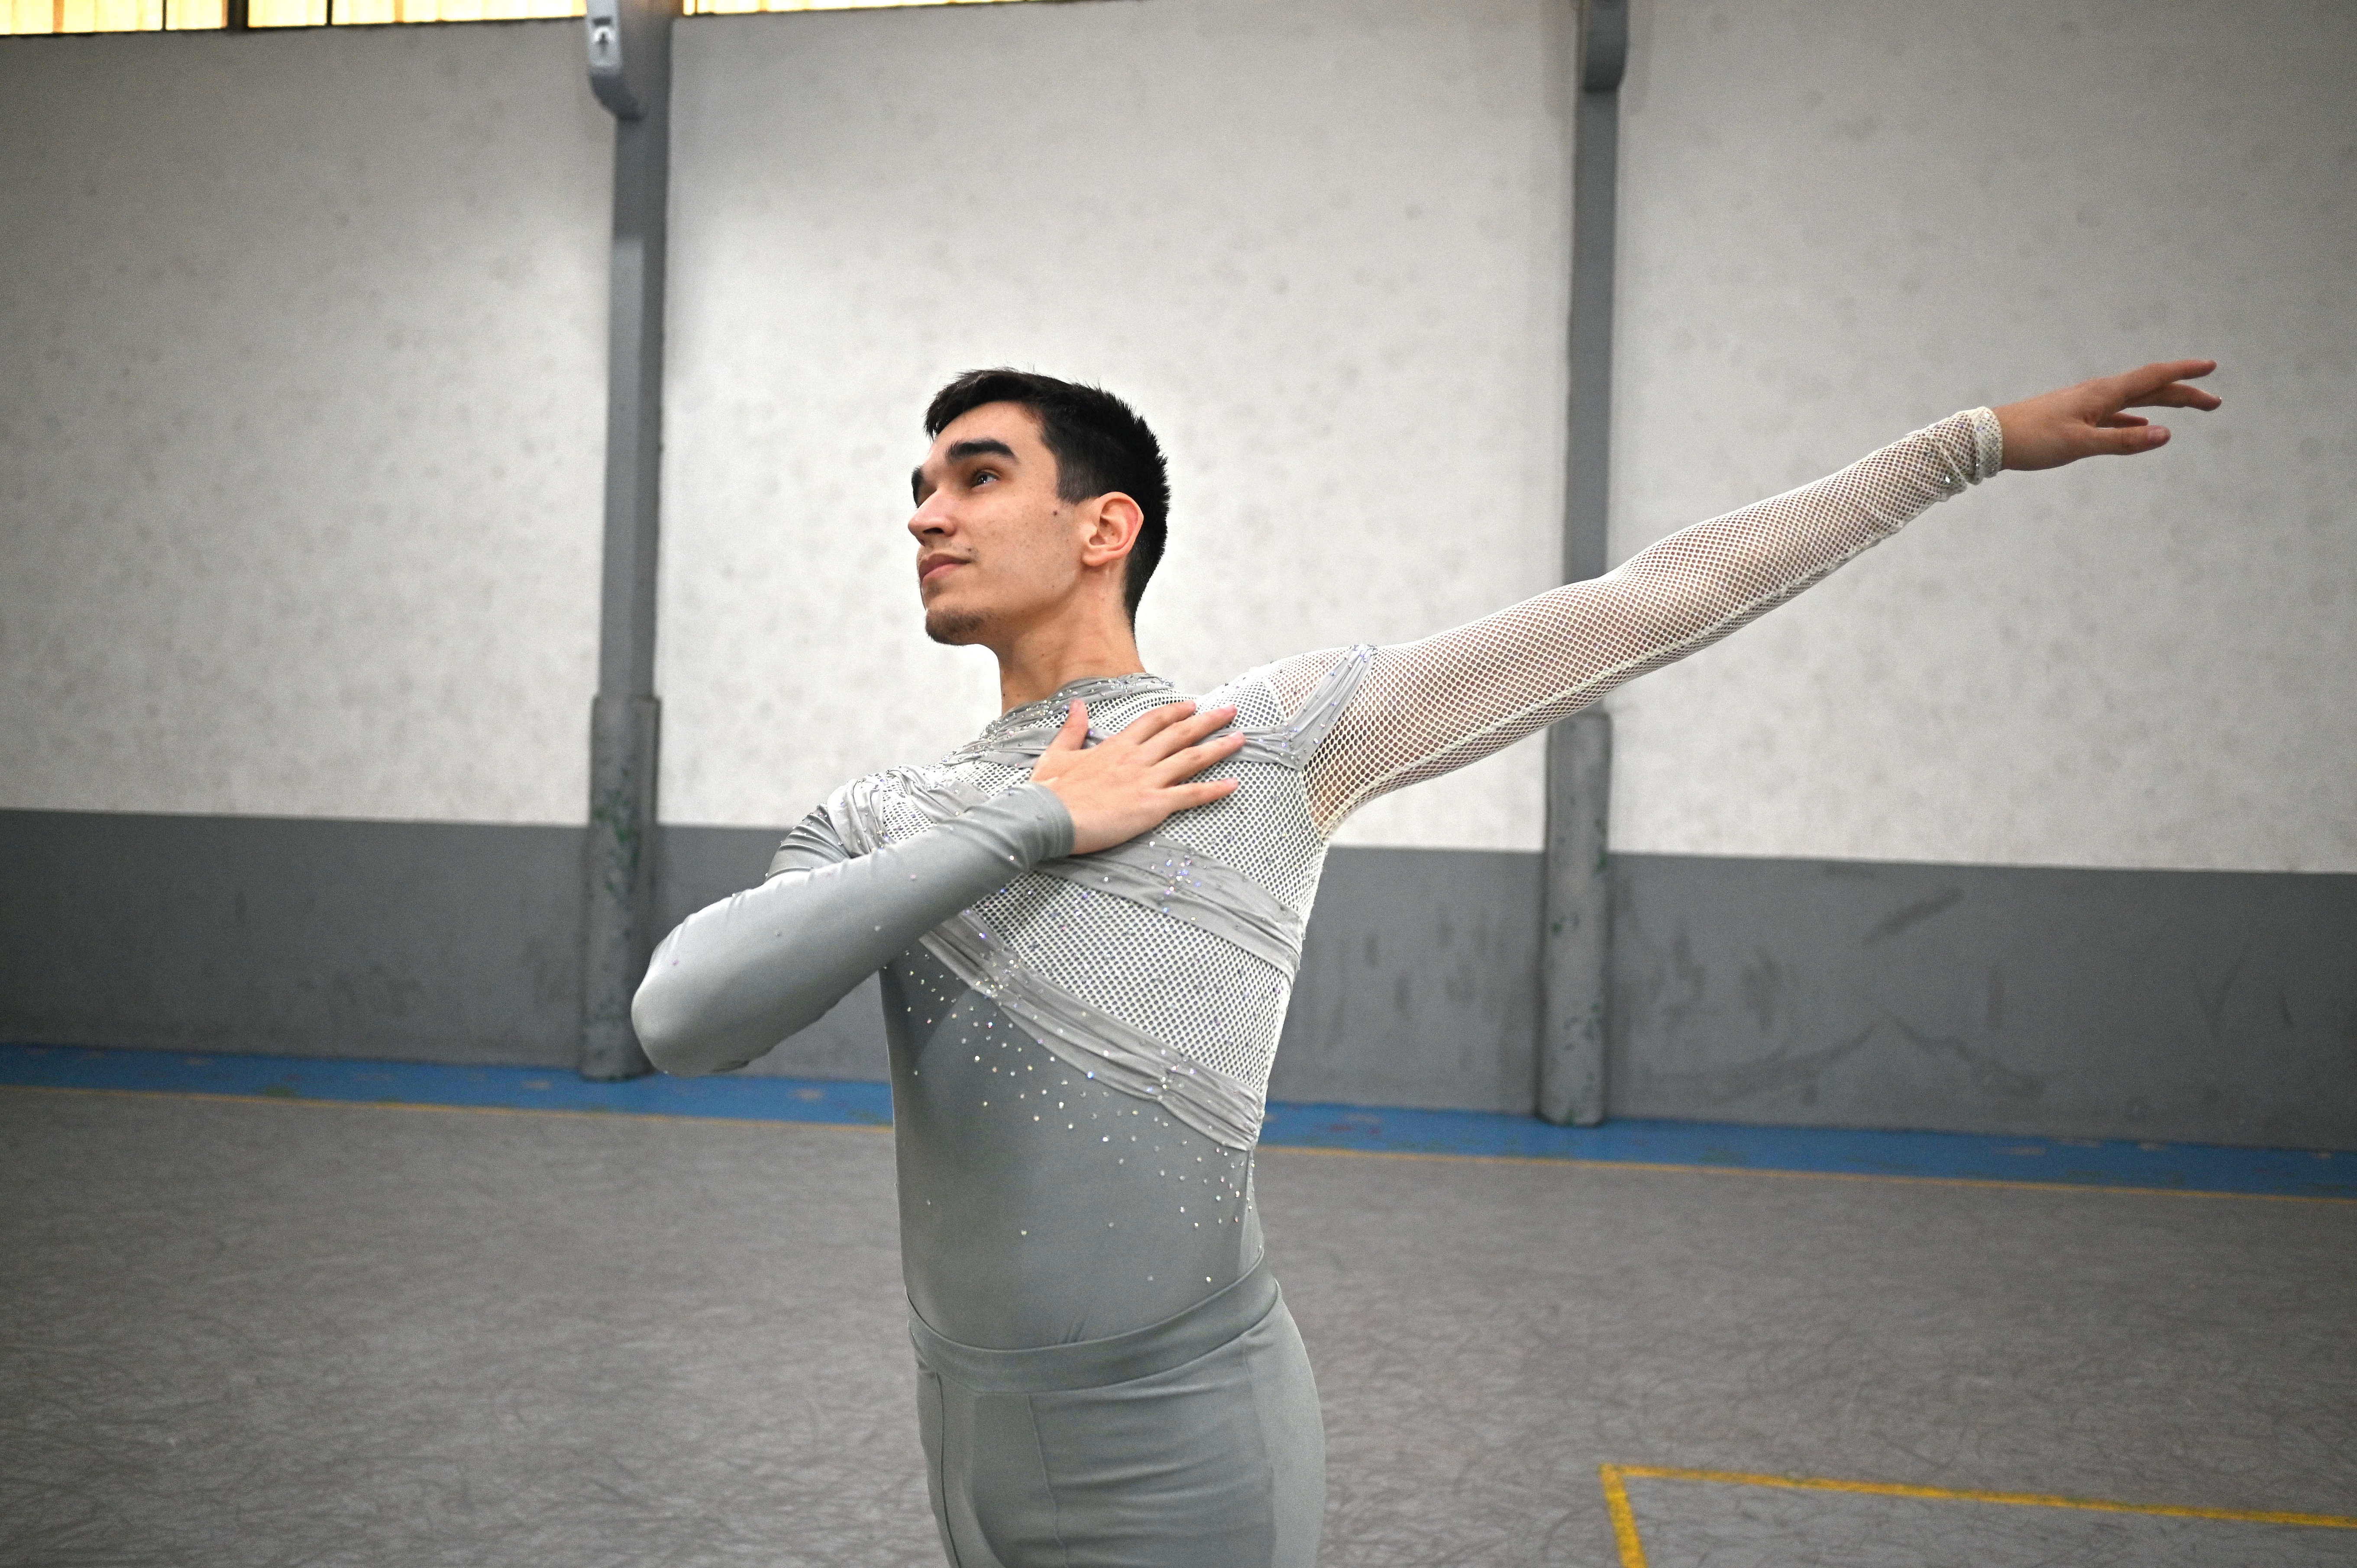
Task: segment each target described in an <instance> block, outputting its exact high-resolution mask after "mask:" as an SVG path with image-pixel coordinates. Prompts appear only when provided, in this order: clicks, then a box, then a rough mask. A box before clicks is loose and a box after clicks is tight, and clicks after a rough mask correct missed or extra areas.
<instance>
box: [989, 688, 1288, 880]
mask: <svg viewBox="0 0 2357 1568" xmlns="http://www.w3.org/2000/svg"><path fill="white" fill-rule="evenodd" d="M1189 714H1193V715H1194V716H1193V717H1191V718H1190V717H1189V716H1188V715H1189ZM1235 714H1236V710H1235V709H1234V708H1232V707H1226V708H1207V709H1205V710H1204V711H1203V712H1201V713H1196V712H1195V704H1194V703H1169V704H1168V705H1167V706H1164V707H1159V708H1155V709H1153V710H1151V711H1150V712H1147V713H1143V714H1139V715H1138V716H1137V717H1136V718H1135V719H1133V720H1131V721H1130V724H1129V727H1128V728H1126V729H1125V730H1123V731H1122V732H1121V733H1120V734H1119V735H1116V736H1113V737H1112V738H1111V739H1110V740H1107V741H1104V742H1103V743H1102V744H1100V745H1097V746H1087V748H1086V749H1085V750H1083V749H1082V747H1083V746H1085V744H1086V742H1087V740H1088V736H1089V708H1088V704H1087V703H1073V704H1072V707H1071V712H1070V713H1068V714H1065V715H1064V727H1063V728H1062V729H1060V730H1059V731H1057V732H1056V738H1055V739H1054V740H1053V741H1051V742H1049V746H1048V749H1047V750H1046V751H1044V752H1042V753H1041V754H1040V756H1039V763H1038V765H1037V766H1035V767H1034V768H1032V769H1031V781H1032V782H1033V783H1034V784H1045V785H1046V786H1047V787H1048V788H1049V789H1052V790H1054V791H1055V794H1056V798H1057V799H1058V800H1061V801H1063V802H1064V810H1066V811H1070V812H1071V814H1072V853H1073V854H1088V853H1089V852H1090V851H1092V850H1100V849H1111V848H1112V847H1113V846H1114V844H1117V843H1128V842H1129V841H1130V840H1131V839H1134V838H1135V837H1136V836H1137V835H1138V834H1140V833H1142V832H1146V830H1147V829H1148V828H1155V827H1159V826H1161V825H1162V822H1163V819H1164V818H1166V817H1168V816H1169V815H1171V814H1172V813H1173V812H1175V811H1185V810H1186V809H1187V808H1188V807H1189V806H1208V805H1210V804H1211V802H1212V801H1214V800H1224V799H1226V798H1227V796H1228V795H1229V794H1231V793H1232V792H1233V791H1234V789H1235V788H1236V780H1234V779H1210V780H1208V781H1206V782H1202V783H1194V784H1190V783H1189V782H1187V780H1189V779H1193V778H1194V777H1195V775H1197V774H1198V773H1200V772H1201V771H1203V769H1205V768H1209V767H1211V765H1212V764H1213V763H1215V762H1219V761H1222V760H1224V759H1225V758H1227V757H1233V756H1234V755H1235V754H1236V753H1237V752H1238V751H1239V750H1241V749H1243V744H1244V737H1243V736H1241V735H1223V736H1220V737H1219V738H1218V739H1216V740H1205V739H1204V738H1203V737H1204V736H1208V735H1211V734H1212V733H1213V732H1214V731H1216V730H1218V729H1220V728H1222V726H1223V725H1226V724H1227V722H1228V721H1229V720H1230V719H1232V718H1233V717H1235Z"/></svg>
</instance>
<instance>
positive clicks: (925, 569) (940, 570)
mask: <svg viewBox="0 0 2357 1568" xmlns="http://www.w3.org/2000/svg"><path fill="white" fill-rule="evenodd" d="M964 564H965V563H964V562H963V561H958V560H953V559H951V558H949V557H947V556H944V557H942V559H941V560H938V561H934V562H931V563H928V564H925V565H922V566H920V567H918V568H917V585H918V586H919V587H923V586H924V585H926V584H928V583H932V582H937V581H939V580H940V579H941V578H942V576H943V575H946V574H947V573H948V572H949V571H950V569H951V568H952V567H955V566H963V565H964Z"/></svg>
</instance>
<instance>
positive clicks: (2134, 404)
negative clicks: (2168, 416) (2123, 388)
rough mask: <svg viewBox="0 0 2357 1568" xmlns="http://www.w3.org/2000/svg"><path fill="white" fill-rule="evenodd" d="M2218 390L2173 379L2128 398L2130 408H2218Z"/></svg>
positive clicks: (2127, 404) (2219, 400)
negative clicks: (2164, 384) (2163, 384)
mask: <svg viewBox="0 0 2357 1568" xmlns="http://www.w3.org/2000/svg"><path fill="white" fill-rule="evenodd" d="M2221 401H2222V399H2220V397H2219V396H2218V394H2217V393H2216V392H2212V391H2211V390H2210V389H2209V388H2207V387H2193V386H2188V385H2186V384H2185V383H2184V382H2183V381H2171V382H2169V384H2168V385H2167V386H2162V387H2155V388H2154V389H2153V390H2151V391H2150V392H2141V393H2138V394H2137V395H2136V396H2134V397H2131V398H2130V399H2128V401H2127V403H2126V405H2125V406H2126V407H2129V408H2203V409H2208V408H2216V407H2217V406H2218V404H2219V403H2220V402H2221Z"/></svg>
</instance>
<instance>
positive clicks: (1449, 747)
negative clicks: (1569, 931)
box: [1270, 408, 2005, 832]
mask: <svg viewBox="0 0 2357 1568" xmlns="http://www.w3.org/2000/svg"><path fill="white" fill-rule="evenodd" d="M2004 460H2005V448H2004V438H2003V435H2002V432H2001V430H2000V427H1999V425H1998V423H1997V420H1996V415H1995V414H1994V413H1991V412H1990V411H1989V410H1987V409H1986V408H1976V409H1972V410H1969V411H1967V412H1965V413H1957V414H1952V415H1950V416H1949V417H1948V418H1946V419H1943V420H1942V421H1940V423H1939V424H1933V425H1931V426H1928V427H1927V428H1925V429H1922V430H1919V431H1917V432H1915V433H1914V434H1913V435H1908V436H1905V437H1902V438H1901V439H1900V440H1898V441H1894V442H1892V443H1891V444H1890V445H1889V446H1885V447H1883V448H1882V449H1881V450H1880V451H1878V452H1876V453H1874V454H1872V455H1871V456H1867V457H1864V458H1862V459H1860V460H1859V461H1857V462H1856V463H1853V464H1851V465H1850V466H1849V467H1846V468H1844V469H1842V470H1841V471H1840V472H1839V473H1836V474H1834V475H1831V476H1830V477H1828V478H1823V479H1819V480H1817V481H1816V482H1815V483H1814V484H1811V485H1804V486H1802V487H1801V488H1800V489H1794V490H1788V491H1786V492H1785V493H1784V494H1782V495H1780V496H1776V497H1773V498H1771V499H1768V500H1764V501H1760V502H1757V503H1756V504H1754V505H1751V506H1748V507H1745V508H1743V509H1742V510H1739V511H1733V512H1729V513H1727V515H1726V516H1724V517H1717V518H1713V519H1711V520H1710V521H1707V522H1698V523H1695V525H1694V526H1692V527H1690V528H1686V529H1683V530H1681V531H1680V532H1676V533H1674V534H1672V535H1670V536H1669V537H1668V538H1667V539H1664V540H1662V541H1661V542H1658V543H1656V544H1653V545H1652V546H1650V547H1648V548H1647V549H1645V550H1642V551H1641V552H1639V553H1637V554H1635V555H1633V556H1631V558H1630V559H1629V560H1628V561H1626V562H1624V563H1622V564H1620V566H1618V567H1616V568H1615V569H1613V570H1612V571H1610V572H1608V573H1606V574H1605V575H1603V576H1601V577H1593V578H1589V579H1588V580H1587V581H1585V582H1579V583H1572V584H1568V585H1565V586H1563V587H1560V588H1555V589H1553V590H1551V591H1550V592H1547V593H1544V594H1540V595H1538V596H1536V597H1534V598H1530V599H1525V600H1523V602H1522V603H1520V604H1518V605H1513V606H1511V607H1508V608H1506V609H1503V610H1501V611H1499V612H1498V613H1497V614H1495V615H1491V616H1486V617H1484V618H1481V619H1480V620H1477V621H1473V622H1470V623H1469V624H1468V625H1465V626H1460V627H1458V628H1455V629H1453V630H1450V631H1444V632H1441V633H1439V634H1438V635H1437V636H1434V637H1428V638H1426V639H1423V640H1422V641H1420V642H1410V643H1402V644H1399V645H1397V646H1394V647H1390V648H1382V649H1377V650H1375V651H1374V655H1373V658H1372V660H1370V662H1369V664H1368V666H1367V671H1366V674H1365V676H1364V677H1363V678H1362V679H1361V682H1359V686H1358V689H1357V691H1356V693H1354V694H1353V696H1352V697H1351V703H1350V705H1349V706H1348V707H1347V708H1345V709H1344V710H1343V712H1342V714H1341V717H1340V719H1339V721H1338V722H1337V723H1336V724H1335V725H1334V728H1333V730H1332V731H1331V732H1330V733H1329V735H1328V736H1327V738H1326V741H1325V744H1324V745H1323V746H1320V748H1319V749H1318V755H1317V757H1315V758H1313V759H1312V760H1311V762H1310V764H1309V768H1308V779H1307V782H1308V787H1309V797H1310V802H1311V806H1312V809H1313V810H1314V811H1315V812H1316V814H1317V817H1318V824H1319V826H1320V827H1321V829H1323V830H1324V831H1326V832H1332V831H1333V830H1334V829H1335V828H1336V827H1338V826H1339V825H1340V823H1341V821H1342V819H1343V818H1344V817H1346V816H1348V815H1349V814H1350V813H1351V811H1354V810H1356V809H1357V808H1358V807H1359V806H1361V805H1362V804H1364V803H1365V802H1366V801H1368V800H1372V799H1374V798H1375V797H1376V796H1378V795H1382V794H1384V793H1387V792H1388V791H1390V790H1393V789H1399V788H1400V787H1401V786H1403V785H1405V784H1412V783H1415V782H1416V781H1417V780H1419V779H1431V778H1436V777H1437V776H1438V775H1440V774H1443V773H1447V772H1448V771H1450V770H1451V769H1453V768H1462V767H1464V766H1465V765H1466V764H1468V763H1470V762H1477V761H1479V760H1480V759H1481V758H1482V757H1487V756H1489V755H1490V754H1491V753H1492V752H1495V751H1498V750H1500V749H1501V748H1502V747H1504V746H1509V745H1511V744H1512V743H1513V742H1515V741H1517V740H1520V739H1521V738H1523V736H1526V735H1529V734H1531V733H1533V732H1534V731H1536V730H1539V729H1542V728H1544V727H1545V726H1546V725H1550V724H1553V723H1555V721H1556V720H1558V719H1562V718H1566V717H1568V716H1569V715H1571V714H1574V713H1577V711H1578V710H1579V709H1581V708H1583V707H1586V706H1587V704H1588V703H1593V702H1595V701H1596V700H1597V699H1598V698H1599V697H1601V696H1603V695H1604V694H1605V693H1607V692H1609V691H1610V690H1612V688H1614V687H1615V686H1618V685H1620V683H1621V682H1624V681H1629V680H1632V679H1634V678H1635V677H1637V676H1639V675H1641V674H1644V673H1645V672H1646V671H1650V670H1658V669H1660V668H1661V667H1662V666H1663V665H1664V664H1668V663H1670V662H1672V661H1674V660H1678V659H1682V658H1684V657H1685V655H1687V654H1689V653H1692V652H1695V650H1698V649H1702V648H1706V647H1707V646H1709V645H1710V644H1711V643H1713V642H1716V641H1717V640H1718V639H1720V638H1722V637H1725V636H1726V635H1727V633H1729V632H1731V631H1733V630H1735V629H1736V628H1738V627H1740V626H1743V625H1745V624H1746V623H1748V622H1749V621H1752V620H1755V619H1757V618H1759V617H1760V616H1762V615H1764V614H1766V613H1767V612H1768V611H1770V610H1771V609H1773V608H1775V607H1777V606H1778V605H1781V604H1782V603H1783V602H1784V601H1785V600H1787V599H1789V598H1791V597H1792V596H1794V595H1795V594H1798V593H1800V592H1801V591H1802V590H1803V589H1804V588H1806V587H1808V586H1810V585H1812V584H1814V583H1817V582H1819V581H1822V580H1823V579H1824V577H1825V576H1826V575H1829V574H1831V573H1832V572H1833V571H1834V570H1835V568H1836V567H1838V566H1840V565H1841V564H1843V563H1844V562H1846V561H1848V560H1850V559H1851V558H1853V557H1854V556H1856V555H1857V554H1859V553H1862V552H1864V551H1866V550H1867V549H1868V548H1870V547H1872V546H1873V545H1876V544H1878V543H1880V542H1882V541H1883V540H1885V539H1888V538H1889V537H1890V536H1891V535H1892V534H1894V533H1896V532H1899V530H1900V529H1901V528H1902V527H1904V526H1905V525H1906V524H1907V523H1908V522H1909V521H1911V520H1912V519H1913V518H1915V517H1916V516H1917V515H1919V514H1920V513H1921V512H1922V511H1923V510H1925V509H1926V508H1928V507H1929V506H1931V505H1932V502H1934V501H1937V500H1941V499H1945V498H1946V497H1949V496H1953V495H1956V494H1958V493H1960V492H1961V491H1963V490H1964V489H1965V488H1966V487H1967V486H1968V485H1971V484H1974V483H1976V482H1977V481H1979V480H1981V479H1985V478H1989V477H1990V476H1991V475H1994V474H1996V472H1997V471H1998V470H1999V469H2000V468H2001V467H2003V466H2004ZM1339 657H1340V651H1339V650H1338V651H1337V652H1335V653H1329V654H1308V655H1305V656H1303V657H1302V658H1301V659H1298V660H1287V661H1286V663H1284V664H1281V665H1278V666H1275V668H1274V669H1273V670H1272V671H1270V676H1271V682H1272V684H1274V685H1275V687H1276V688H1277V691H1278V695H1279V696H1280V698H1281V699H1285V700H1287V701H1297V700H1298V697H1299V695H1300V694H1301V693H1304V692H1306V691H1308V688H1309V687H1310V686H1312V685H1314V684H1315V683H1316V682H1317V681H1318V678H1319V677H1320V676H1321V675H1323V674H1324V673H1325V671H1326V670H1327V669H1329V668H1331V666H1332V664H1333V662H1334V661H1335V660H1336V659H1337V658H1339Z"/></svg>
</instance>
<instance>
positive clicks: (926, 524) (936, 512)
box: [909, 491, 956, 539]
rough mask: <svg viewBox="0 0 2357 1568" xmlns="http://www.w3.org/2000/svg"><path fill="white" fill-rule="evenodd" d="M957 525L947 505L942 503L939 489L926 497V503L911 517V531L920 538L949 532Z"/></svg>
mask: <svg viewBox="0 0 2357 1568" xmlns="http://www.w3.org/2000/svg"><path fill="white" fill-rule="evenodd" d="M955 527H956V520H955V519H953V518H952V517H951V516H950V514H949V509H948V508H947V507H945V506H942V504H940V493H939V492H938V491H936V492H935V493H934V494H933V495H931V496H928V497H926V498H925V504H924V505H922V506H920V507H919V508H918V509H917V510H916V511H915V513H914V514H913V515H911V516H910V517H909V532H910V533H913V534H915V535H916V536H917V537H918V538H919V539H925V538H929V537H931V536H932V535H935V534H942V533H948V532H951V531H952V529H954V528H955Z"/></svg>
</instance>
